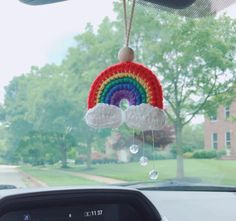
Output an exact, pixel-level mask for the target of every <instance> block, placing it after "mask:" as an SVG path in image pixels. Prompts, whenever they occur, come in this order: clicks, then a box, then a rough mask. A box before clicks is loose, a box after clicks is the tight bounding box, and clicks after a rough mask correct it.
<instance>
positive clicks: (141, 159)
mask: <svg viewBox="0 0 236 221" xmlns="http://www.w3.org/2000/svg"><path fill="white" fill-rule="evenodd" d="M139 163H140V164H141V166H143V167H145V166H147V164H148V158H147V157H145V156H142V157H141V158H140V160H139Z"/></svg>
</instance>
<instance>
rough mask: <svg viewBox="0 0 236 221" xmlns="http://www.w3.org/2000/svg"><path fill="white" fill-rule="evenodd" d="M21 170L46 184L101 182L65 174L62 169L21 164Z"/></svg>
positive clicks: (66, 184)
mask: <svg viewBox="0 0 236 221" xmlns="http://www.w3.org/2000/svg"><path fill="white" fill-rule="evenodd" d="M21 170H22V171H24V172H25V173H27V174H30V175H31V176H33V177H35V178H36V179H38V180H40V181H42V182H44V183H46V184H47V185H48V186H73V185H96V184H101V183H98V182H95V181H92V180H87V179H84V178H80V177H77V176H72V175H70V174H66V173H65V172H63V171H59V170H55V169H52V168H45V167H29V166H23V167H21Z"/></svg>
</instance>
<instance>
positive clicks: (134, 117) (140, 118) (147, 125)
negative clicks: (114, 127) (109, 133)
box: [125, 104, 165, 131]
mask: <svg viewBox="0 0 236 221" xmlns="http://www.w3.org/2000/svg"><path fill="white" fill-rule="evenodd" d="M125 122H126V124H127V126H128V127H130V128H134V129H137V130H141V131H146V130H159V129H161V128H162V127H163V126H164V124H165V113H164V111H163V110H162V109H159V108H157V107H153V106H152V105H150V104H140V105H138V106H130V107H129V108H128V109H127V110H126V111H125Z"/></svg>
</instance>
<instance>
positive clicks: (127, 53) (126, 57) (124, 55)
mask: <svg viewBox="0 0 236 221" xmlns="http://www.w3.org/2000/svg"><path fill="white" fill-rule="evenodd" d="M118 59H119V61H120V62H127V61H133V60H134V51H133V49H132V48H129V47H124V48H121V49H120V51H119V53H118Z"/></svg>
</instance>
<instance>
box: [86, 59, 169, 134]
mask: <svg viewBox="0 0 236 221" xmlns="http://www.w3.org/2000/svg"><path fill="white" fill-rule="evenodd" d="M123 100H127V101H128V103H129V107H128V108H127V109H126V110H125V111H124V110H122V109H121V108H120V104H121V102H122V101H123ZM85 120H86V123H87V124H88V125H89V126H91V127H93V128H117V127H119V126H120V125H122V124H123V123H126V124H127V126H128V127H130V128H134V129H138V130H143V131H145V130H158V129H160V128H161V127H162V126H163V124H164V122H165V116H164V112H163V94H162V87H161V84H160V81H159V80H158V78H157V77H156V75H155V74H154V73H153V72H152V71H151V70H149V69H148V68H146V67H145V66H143V65H142V64H138V63H134V62H122V63H118V64H116V65H113V66H110V67H108V68H107V69H105V70H104V71H103V72H101V73H100V74H99V75H98V77H97V78H96V79H95V81H94V82H93V84H92V86H91V88H90V92H89V96H88V111H87V113H86V116H85Z"/></svg>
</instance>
